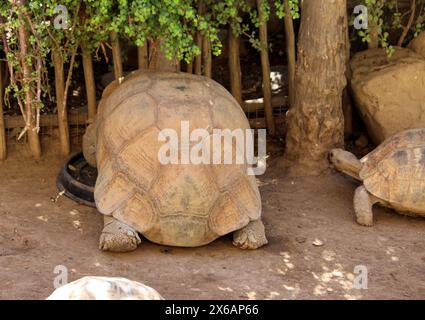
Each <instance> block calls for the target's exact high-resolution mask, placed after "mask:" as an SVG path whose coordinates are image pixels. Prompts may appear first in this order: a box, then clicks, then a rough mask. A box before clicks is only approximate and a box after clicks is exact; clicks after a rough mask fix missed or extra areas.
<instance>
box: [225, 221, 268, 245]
mask: <svg viewBox="0 0 425 320" xmlns="http://www.w3.org/2000/svg"><path fill="white" fill-rule="evenodd" d="M267 243H268V241H267V238H266V232H265V228H264V224H263V222H262V221H261V220H255V221H251V222H250V223H249V224H248V225H247V226H245V227H244V228H242V229H240V230H237V231H235V232H233V245H235V246H236V247H239V248H241V249H257V248H259V247H262V246H264V245H266V244H267Z"/></svg>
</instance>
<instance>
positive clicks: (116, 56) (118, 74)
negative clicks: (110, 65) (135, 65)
mask: <svg viewBox="0 0 425 320" xmlns="http://www.w3.org/2000/svg"><path fill="white" fill-rule="evenodd" d="M111 45H112V58H113V60H114V74H115V79H118V82H120V79H121V78H122V77H123V71H122V58H121V47H120V40H119V38H118V33H116V32H111Z"/></svg>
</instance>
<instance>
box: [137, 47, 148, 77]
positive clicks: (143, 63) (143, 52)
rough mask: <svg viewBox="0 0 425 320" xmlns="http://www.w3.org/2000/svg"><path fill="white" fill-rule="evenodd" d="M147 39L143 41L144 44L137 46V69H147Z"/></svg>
mask: <svg viewBox="0 0 425 320" xmlns="http://www.w3.org/2000/svg"><path fill="white" fill-rule="evenodd" d="M147 43H148V42H147V41H145V44H144V45H143V46H141V47H137V60H138V63H139V69H140V70H147V69H148V61H149V60H148V59H149V58H148V45H147Z"/></svg>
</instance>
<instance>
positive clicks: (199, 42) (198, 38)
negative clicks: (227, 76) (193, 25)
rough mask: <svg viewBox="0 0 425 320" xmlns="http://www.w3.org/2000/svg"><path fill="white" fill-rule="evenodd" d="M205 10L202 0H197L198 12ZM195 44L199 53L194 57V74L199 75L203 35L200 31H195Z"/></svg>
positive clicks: (200, 72)
mask: <svg viewBox="0 0 425 320" xmlns="http://www.w3.org/2000/svg"><path fill="white" fill-rule="evenodd" d="M204 11H205V5H204V2H203V1H202V0H199V2H198V14H199V15H202V14H203V13H204ZM196 46H197V47H198V48H199V50H201V53H200V54H199V55H197V56H196V57H195V62H194V64H195V74H197V75H201V74H202V56H203V54H202V50H203V49H202V46H203V36H202V34H201V32H200V31H197V32H196Z"/></svg>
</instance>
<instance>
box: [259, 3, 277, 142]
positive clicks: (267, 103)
mask: <svg viewBox="0 0 425 320" xmlns="http://www.w3.org/2000/svg"><path fill="white" fill-rule="evenodd" d="M263 2H264V0H257V8H258V17H259V19H260V28H259V29H260V44H261V68H262V74H263V99H264V111H265V113H266V122H267V129H268V133H269V134H270V135H271V136H273V135H274V134H275V132H276V130H275V124H274V119H273V108H272V89H271V83H270V62H269V50H268V40H267V21H265V19H264V14H263V12H262V10H261V8H262V6H263Z"/></svg>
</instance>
